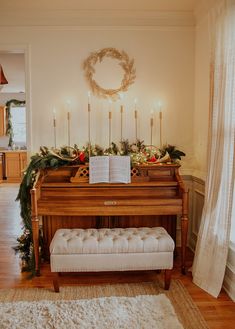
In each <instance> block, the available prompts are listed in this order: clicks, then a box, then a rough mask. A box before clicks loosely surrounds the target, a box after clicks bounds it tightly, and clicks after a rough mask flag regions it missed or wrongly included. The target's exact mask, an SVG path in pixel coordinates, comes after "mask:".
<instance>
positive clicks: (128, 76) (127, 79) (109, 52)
mask: <svg viewBox="0 0 235 329" xmlns="http://www.w3.org/2000/svg"><path fill="white" fill-rule="evenodd" d="M105 57H110V58H113V59H117V60H119V65H120V66H121V67H122V68H123V70H124V76H123V79H122V82H121V85H120V87H119V88H117V89H104V88H102V87H101V86H99V85H98V83H97V82H96V81H95V80H94V78H93V75H94V73H95V68H94V66H95V64H96V63H97V61H99V62H102V60H103V59H104V58H105ZM83 68H84V70H85V77H86V79H87V81H88V83H89V86H90V88H91V90H92V92H93V93H94V94H95V95H97V96H99V97H103V98H112V99H113V100H115V99H117V98H119V93H120V92H124V91H127V89H128V87H129V86H130V85H131V84H133V83H134V81H135V78H136V75H135V73H136V72H135V68H134V59H130V58H129V56H128V55H127V53H126V52H125V51H123V50H122V51H118V50H117V49H115V48H103V49H101V50H99V51H98V52H92V53H91V54H90V56H89V57H88V58H87V59H86V60H85V61H84V64H83Z"/></svg>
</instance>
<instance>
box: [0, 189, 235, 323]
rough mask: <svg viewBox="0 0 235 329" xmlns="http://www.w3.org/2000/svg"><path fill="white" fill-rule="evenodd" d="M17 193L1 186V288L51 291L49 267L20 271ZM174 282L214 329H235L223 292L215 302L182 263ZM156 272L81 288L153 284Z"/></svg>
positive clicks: (112, 277) (232, 307)
mask: <svg viewBox="0 0 235 329" xmlns="http://www.w3.org/2000/svg"><path fill="white" fill-rule="evenodd" d="M17 192H18V185H16V184H0V251H1V253H0V288H18V287H41V288H49V289H52V277H51V274H50V268H49V264H44V265H43V266H42V271H41V273H42V275H41V276H40V277H35V278H33V279H28V278H27V274H25V273H24V274H22V273H21V271H20V261H19V258H18V256H17V255H15V253H14V251H13V249H12V247H13V246H14V245H15V243H16V242H15V241H16V237H17V236H18V235H19V234H20V232H21V220H20V215H19V212H20V210H19V203H17V202H15V198H16V195H17ZM192 259H193V254H192V253H191V252H190V250H187V267H188V268H189V267H190V266H191V264H192ZM173 278H177V279H180V280H181V282H182V283H183V284H184V286H185V287H186V289H187V290H188V292H189V294H190V295H191V297H192V298H193V300H194V302H195V303H196V305H197V306H198V307H199V309H200V311H201V313H202V315H203V317H204V318H205V320H206V322H207V323H208V326H209V328H211V329H223V328H226V329H232V328H235V303H234V302H232V301H231V299H230V298H229V297H228V296H227V294H226V293H225V292H224V291H222V292H221V294H220V295H219V297H218V298H217V299H216V298H213V297H211V296H210V295H208V294H207V293H205V292H204V291H203V290H201V289H200V288H198V287H197V286H195V285H194V284H193V283H192V278H191V274H190V272H189V273H187V275H185V276H184V275H182V274H181V272H180V260H179V259H177V260H176V261H175V269H174V273H173ZM153 279H154V274H153V272H138V273H136V272H135V273H133V272H129V273H125V274H122V273H113V274H110V273H97V274H88V275H87V274H86V275H79V282H80V284H87V285H89V284H91V282H92V284H98V283H106V282H113V283H114V282H139V281H142V280H143V281H147V280H153ZM68 280H69V284H75V280H76V278H74V277H71V278H70V277H69V278H68V277H67V278H66V283H68Z"/></svg>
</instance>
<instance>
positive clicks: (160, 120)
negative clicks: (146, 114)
mask: <svg viewBox="0 0 235 329" xmlns="http://www.w3.org/2000/svg"><path fill="white" fill-rule="evenodd" d="M158 106H159V110H160V112H159V123H160V129H159V134H160V136H159V139H160V147H162V103H161V102H159V103H158Z"/></svg>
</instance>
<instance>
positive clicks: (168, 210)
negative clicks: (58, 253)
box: [31, 164, 188, 275]
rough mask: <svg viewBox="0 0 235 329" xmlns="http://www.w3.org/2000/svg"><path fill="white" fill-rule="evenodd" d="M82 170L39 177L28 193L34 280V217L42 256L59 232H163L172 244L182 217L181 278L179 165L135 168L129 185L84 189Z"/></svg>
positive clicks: (184, 209)
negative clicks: (157, 228)
mask: <svg viewBox="0 0 235 329" xmlns="http://www.w3.org/2000/svg"><path fill="white" fill-rule="evenodd" d="M88 175H89V168H88V167H87V166H68V167H61V168H59V169H57V170H52V169H46V170H43V171H41V172H40V175H39V176H38V179H37V180H36V182H35V184H34V187H33V188H32V190H31V203H32V229H33V242H34V252H35V262H36V271H37V274H38V275H39V269H40V264H39V217H40V216H42V226H43V237H44V248H45V254H46V255H48V256H49V245H50V242H51V239H52V237H53V235H54V233H55V231H56V230H57V229H59V228H90V227H95V228H101V227H141V226H150V227H153V226H163V227H165V228H166V230H167V231H168V233H169V234H170V235H171V236H172V237H173V239H174V240H175V241H176V217H177V215H180V216H181V250H182V255H181V256H182V273H185V251H186V243H187V231H188V191H186V189H185V187H184V184H183V181H182V179H181V177H180V175H179V165H175V164H165V165H139V166H136V167H135V168H133V169H132V179H131V183H129V184H103V183H102V184H89V182H88Z"/></svg>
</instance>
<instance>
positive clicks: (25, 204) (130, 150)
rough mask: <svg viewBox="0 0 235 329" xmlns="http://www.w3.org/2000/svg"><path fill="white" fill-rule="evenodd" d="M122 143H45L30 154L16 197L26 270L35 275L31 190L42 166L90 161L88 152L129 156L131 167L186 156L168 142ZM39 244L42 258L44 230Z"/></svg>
mask: <svg viewBox="0 0 235 329" xmlns="http://www.w3.org/2000/svg"><path fill="white" fill-rule="evenodd" d="M120 145H121V146H120V148H119V147H118V146H117V145H116V144H115V143H112V144H111V146H110V147H109V148H108V149H103V148H102V147H100V146H99V145H94V146H93V145H91V146H89V145H87V146H85V147H83V148H82V149H79V148H78V146H77V145H74V147H67V146H65V147H61V148H58V149H54V148H51V149H49V148H48V147H45V146H44V147H41V148H40V151H39V153H36V154H35V155H33V156H32V157H31V161H30V163H29V165H28V167H27V169H26V171H25V172H24V177H23V179H22V182H21V184H20V189H19V192H18V195H17V198H16V200H17V201H20V209H21V212H20V215H21V217H22V222H23V227H22V229H23V234H22V235H21V236H19V237H18V238H17V245H16V246H15V247H14V250H15V251H16V252H19V253H20V258H21V261H22V271H23V272H24V271H26V272H30V273H31V275H32V276H34V275H35V260H34V252H33V238H32V224H31V198H30V190H31V188H32V187H33V184H34V182H35V180H36V178H37V174H38V172H39V171H40V170H41V169H46V168H50V169H57V168H59V167H62V166H68V165H80V164H85V163H88V162H89V154H90V155H91V156H96V155H130V157H131V163H132V166H134V165H136V164H144V163H146V164H148V163H151V164H153V163H156V164H161V163H176V162H178V161H179V160H181V157H182V156H185V153H184V152H182V151H180V150H177V149H176V147H175V146H172V145H165V146H164V147H163V148H162V149H159V148H156V147H154V146H146V145H144V142H143V141H138V142H137V143H133V144H130V143H129V142H128V140H124V141H122V142H121V144H120ZM39 244H40V257H41V258H43V254H42V250H43V248H42V246H43V236H42V230H41V229H40V238H39Z"/></svg>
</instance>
